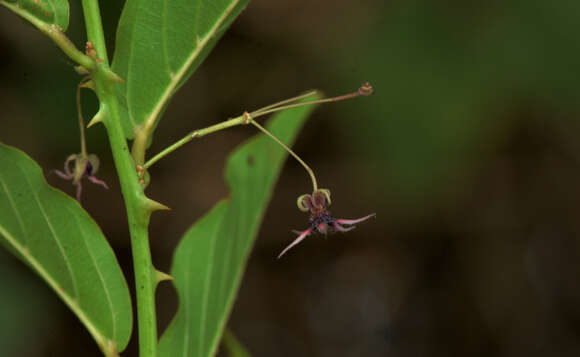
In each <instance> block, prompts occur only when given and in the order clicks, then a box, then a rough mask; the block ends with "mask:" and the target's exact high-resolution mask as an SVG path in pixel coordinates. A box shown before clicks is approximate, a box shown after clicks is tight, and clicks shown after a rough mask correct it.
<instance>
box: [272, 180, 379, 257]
mask: <svg viewBox="0 0 580 357" xmlns="http://www.w3.org/2000/svg"><path fill="white" fill-rule="evenodd" d="M330 202H331V201H330V191H329V190H327V189H318V190H316V191H314V193H313V194H312V195H309V194H306V195H302V196H300V197H298V202H297V204H298V208H299V209H300V210H301V211H304V212H308V211H310V219H309V223H310V227H308V229H306V230H305V231H302V232H300V231H293V232H294V233H296V234H298V238H296V239H295V240H294V241H293V242H292V243H290V245H288V246H287V247H286V248H284V250H283V251H282V253H280V255H278V259H280V257H281V256H283V255H284V254H285V253H286V252H287V251H288V250H290V248H292V247H294V246H295V245H297V244H298V243H300V242H301V241H302V240H304V238H306V237H308V236H309V235H311V234H312V233H315V232H318V233H322V234H326V233H328V232H329V231H338V232H348V231H350V230H352V229H354V228H355V226H353V225H354V224H357V223H359V222H362V221H365V220H367V219H369V218H371V217H374V216H375V215H376V214H375V213H371V214H369V215H368V216H364V217H362V218H357V219H344V218H338V219H336V218H334V217H332V216H331V215H330V212H328V210H327V209H326V205H327V204H328V205H330ZM343 225H348V226H350V227H344V226H343Z"/></svg>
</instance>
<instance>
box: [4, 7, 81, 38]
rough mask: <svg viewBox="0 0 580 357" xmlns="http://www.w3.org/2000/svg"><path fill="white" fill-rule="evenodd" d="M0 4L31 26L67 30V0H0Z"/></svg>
mask: <svg viewBox="0 0 580 357" xmlns="http://www.w3.org/2000/svg"><path fill="white" fill-rule="evenodd" d="M0 3H2V5H4V6H6V7H7V8H9V9H10V10H12V11H14V12H15V13H17V14H18V15H20V16H22V17H23V18H25V19H26V20H28V21H30V22H32V23H33V24H36V23H38V22H41V23H44V24H47V25H57V26H58V27H60V29H61V30H62V31H66V29H67V28H68V18H69V5H68V0H0Z"/></svg>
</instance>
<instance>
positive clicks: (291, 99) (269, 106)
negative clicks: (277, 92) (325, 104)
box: [252, 90, 318, 114]
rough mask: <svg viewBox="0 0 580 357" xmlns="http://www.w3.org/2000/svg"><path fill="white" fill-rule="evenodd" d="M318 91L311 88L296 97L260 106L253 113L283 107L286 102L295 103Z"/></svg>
mask: <svg viewBox="0 0 580 357" xmlns="http://www.w3.org/2000/svg"><path fill="white" fill-rule="evenodd" d="M316 93H318V91H317V90H311V91H309V92H306V93H304V94H301V95H297V96H296V97H292V98H288V99H284V100H281V101H279V102H276V103H274V104H270V105H267V106H265V107H263V108H260V109H258V110H255V111H253V112H252V113H254V114H256V113H258V112H262V111H265V110H268V109H271V108H278V107H281V106H282V105H284V104H288V103H294V102H297V101H299V100H302V99H304V98H308V97H310V96H312V95H314V94H316Z"/></svg>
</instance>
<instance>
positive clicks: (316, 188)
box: [247, 114, 318, 192]
mask: <svg viewBox="0 0 580 357" xmlns="http://www.w3.org/2000/svg"><path fill="white" fill-rule="evenodd" d="M247 120H248V121H249V122H250V123H252V125H253V126H255V127H256V128H258V129H259V130H260V131H261V132H263V133H264V134H266V135H268V136H269V137H270V138H271V139H272V140H274V141H275V142H277V143H278V145H280V146H281V147H283V148H284V149H285V150H286V151H288V153H289V154H290V155H292V156H294V158H295V159H296V160H297V161H298V162H299V163H300V164H301V165H302V166H303V167H304V168H305V169H306V172H308V175H310V179H311V180H312V192H316V191H317V190H318V183H317V182H316V176H314V171H312V169H311V168H310V166H308V165H307V164H306V163H305V162H304V160H302V159H301V158H300V157H299V156H298V155H296V153H294V151H292V149H290V148H289V147H288V146H287V145H286V144H284V143H283V142H282V141H280V139H278V138H277V137H275V136H274V134H272V133H270V132H269V131H268V130H266V128H264V127H263V126H261V125H260V124H258V122H256V121H255V120H254V119H252V118H251V117H250V116H249V114H248V119H247Z"/></svg>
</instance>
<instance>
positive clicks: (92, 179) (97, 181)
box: [87, 176, 109, 190]
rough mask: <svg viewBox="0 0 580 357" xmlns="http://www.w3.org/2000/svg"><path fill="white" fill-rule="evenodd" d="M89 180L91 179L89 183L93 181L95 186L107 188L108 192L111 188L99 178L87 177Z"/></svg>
mask: <svg viewBox="0 0 580 357" xmlns="http://www.w3.org/2000/svg"><path fill="white" fill-rule="evenodd" d="M87 178H88V179H89V181H91V182H92V183H94V184H97V185H101V186H103V187H104V188H106V189H107V190H108V189H109V186H107V183H106V182H105V181H103V180H99V179H98V178H96V177H95V176H87Z"/></svg>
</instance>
